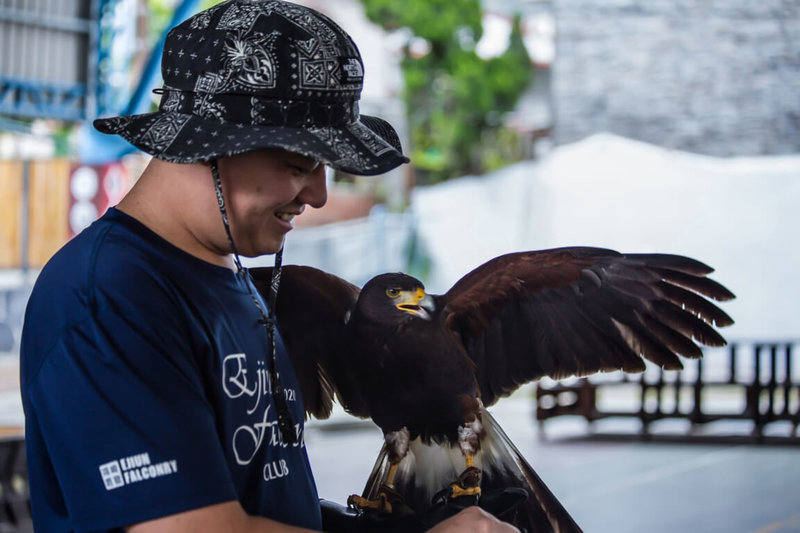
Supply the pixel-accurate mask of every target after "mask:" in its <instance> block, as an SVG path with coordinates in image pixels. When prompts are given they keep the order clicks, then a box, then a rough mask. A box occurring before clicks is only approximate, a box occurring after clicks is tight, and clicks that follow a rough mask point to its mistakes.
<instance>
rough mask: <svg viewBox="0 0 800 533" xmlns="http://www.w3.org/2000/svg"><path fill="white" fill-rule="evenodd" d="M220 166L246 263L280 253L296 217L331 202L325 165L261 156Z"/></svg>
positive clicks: (288, 155) (277, 152)
mask: <svg viewBox="0 0 800 533" xmlns="http://www.w3.org/2000/svg"><path fill="white" fill-rule="evenodd" d="M218 165H219V173H220V179H221V181H222V190H223V193H224V195H225V203H226V206H227V210H228V217H229V220H230V225H231V233H232V234H233V241H234V243H235V244H236V249H237V251H238V252H239V254H241V255H243V256H245V257H255V256H259V255H263V254H269V253H275V252H277V251H278V250H279V249H280V247H281V244H282V243H283V238H284V237H285V236H286V234H287V233H288V232H289V231H291V229H292V227H293V219H294V217H295V216H297V215H299V214H300V213H302V212H303V210H304V209H305V207H306V205H310V206H312V207H322V206H323V205H325V202H326V201H327V198H328V196H327V189H326V183H325V165H323V164H321V163H319V162H318V161H316V160H314V159H311V158H309V157H305V156H303V155H300V154H296V153H294V152H288V151H286V150H281V149H272V148H270V149H263V150H257V151H254V152H248V153H245V154H240V155H237V156H233V157H228V158H223V159H220V160H219V162H218Z"/></svg>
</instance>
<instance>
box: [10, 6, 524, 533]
mask: <svg viewBox="0 0 800 533" xmlns="http://www.w3.org/2000/svg"><path fill="white" fill-rule="evenodd" d="M162 71H163V75H164V88H163V89H162V91H161V92H162V94H163V96H162V100H161V103H160V106H159V110H158V111H157V112H154V113H148V114H145V115H138V116H133V117H116V118H111V119H103V120H98V121H96V122H95V125H96V126H97V127H98V129H100V130H101V131H103V132H106V133H115V134H119V135H122V136H123V137H125V138H126V139H127V140H129V141H130V142H132V143H133V144H134V145H136V146H137V147H139V148H140V149H142V150H144V151H145V152H148V153H150V154H152V155H153V156H155V157H154V158H153V159H152V161H151V162H150V164H149V165H148V167H147V169H146V170H145V171H144V173H143V174H142V176H141V178H140V179H139V180H138V182H137V183H136V185H135V186H134V187H133V188H132V190H131V191H130V193H129V194H128V195H127V196H126V197H125V198H124V199H123V200H122V201H121V202H120V203H119V205H118V206H117V207H116V208H112V209H110V210H109V211H108V213H106V214H105V215H104V216H103V217H102V218H101V219H100V220H99V221H97V222H95V223H94V224H93V225H92V226H91V227H90V228H88V229H87V230H85V231H84V232H82V233H81V234H80V235H78V236H76V237H75V238H74V239H73V240H72V241H70V242H69V243H68V244H67V245H66V246H64V248H63V249H62V250H60V251H59V252H58V253H57V254H56V255H55V256H54V257H53V258H52V260H51V261H50V262H49V263H48V265H47V266H46V267H45V268H44V269H43V271H42V273H41V275H40V276H39V279H38V280H37V283H36V287H35V288H34V291H33V294H32V296H31V299H30V302H29V305H28V309H27V312H26V319H25V329H24V333H23V340H22V356H21V357H22V365H21V384H22V396H23V404H24V408H25V414H26V446H27V452H28V461H29V473H30V487H31V504H32V512H33V517H34V522H35V526H36V528H37V531H47V532H52V531H122V530H126V531H131V532H138V533H145V532H161V531H164V532H166V531H169V532H174V531H186V532H189V531H191V532H196V531H211V532H218V531H300V530H318V529H320V527H321V518H320V508H319V503H318V496H317V492H316V487H315V485H314V481H313V477H312V474H311V470H310V467H309V464H308V459H307V457H306V453H305V448H304V443H303V424H302V421H303V406H302V399H301V398H299V396H298V395H297V394H296V391H297V382H296V378H295V375H294V372H293V369H292V366H291V361H290V359H289V358H288V356H287V354H286V352H285V349H284V347H283V345H282V342H281V339H280V338H279V336H278V335H277V333H276V331H275V328H274V327H273V323H274V320H273V316H272V315H271V314H270V311H271V308H270V306H269V305H268V302H264V301H263V299H262V298H261V297H260V296H259V295H258V293H257V292H256V291H255V289H254V288H253V285H252V283H251V281H250V279H249V277H248V275H247V272H246V270H245V269H243V268H242V267H241V264H240V261H239V254H241V255H244V256H248V257H252V256H258V255H262V254H273V253H278V255H277V256H276V257H278V258H279V251H280V249H281V246H282V242H283V238H284V236H285V235H286V233H288V232H289V231H290V230H291V229H292V219H293V218H294V217H295V216H297V215H299V214H300V213H302V211H303V209H304V208H305V206H306V205H310V206H312V207H321V206H322V205H323V204H325V201H326V184H325V166H326V165H327V166H331V167H333V168H337V169H342V170H345V171H348V172H352V173H356V174H364V175H371V174H379V173H382V172H386V171H387V170H389V169H391V168H394V167H396V166H397V165H399V164H402V163H404V162H407V161H408V160H407V158H405V156H403V155H402V152H401V149H400V145H399V142H398V140H397V135H396V133H395V132H394V130H393V129H392V127H391V126H390V125H388V124H387V123H385V122H383V121H381V120H380V119H376V118H374V117H367V116H363V115H359V113H358V106H357V102H358V98H359V95H360V91H361V86H362V77H363V70H362V63H361V58H360V56H359V53H358V50H357V48H356V46H355V44H354V43H353V42H352V40H351V39H350V37H349V36H348V35H347V34H346V33H345V32H344V31H342V30H341V28H339V27H338V26H337V25H336V24H335V23H333V22H332V21H330V20H329V19H328V18H326V17H324V16H323V15H321V14H319V13H317V12H315V11H312V10H310V9H307V8H304V7H300V6H296V5H294V4H290V3H288V2H282V1H275V0H228V1H227V2H224V3H222V4H219V5H217V6H215V7H213V8H211V9H209V10H207V11H205V12H202V13H200V14H198V15H196V16H194V17H192V18H190V19H189V20H187V21H186V22H184V23H182V24H181V25H179V26H178V27H176V28H175V29H173V30H172V31H171V32H170V34H169V35H168V37H167V40H166V44H165V50H164V55H163V60H162ZM276 271H279V269H277V268H276ZM274 285H275V286H276V287H277V280H276V283H275V284H274ZM435 530H436V531H458V530H461V531H465V530H469V531H511V530H512V528H510V526H507V525H505V524H502V523H500V522H498V521H497V520H495V519H494V518H493V517H491V516H489V515H487V514H485V513H483V512H482V511H480V510H479V509H477V508H474V507H473V508H469V509H467V510H466V511H463V512H462V513H460V514H458V515H456V516H455V517H453V518H451V519H449V520H446V521H444V522H442V523H440V524H439V525H438V526H437V527H436V528H435Z"/></svg>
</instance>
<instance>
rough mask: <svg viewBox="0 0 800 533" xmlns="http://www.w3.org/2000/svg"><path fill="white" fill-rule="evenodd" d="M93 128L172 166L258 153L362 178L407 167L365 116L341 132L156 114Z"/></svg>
mask: <svg viewBox="0 0 800 533" xmlns="http://www.w3.org/2000/svg"><path fill="white" fill-rule="evenodd" d="M94 126H95V128H97V129H98V130H99V131H101V132H102V133H108V134H116V135H120V136H122V137H123V138H125V139H126V140H127V141H128V142H130V143H131V144H133V145H134V146H136V147H137V148H139V149H140V150H142V151H144V152H147V153H149V154H151V155H153V156H154V157H157V158H159V159H162V160H164V161H169V162H172V163H199V162H203V161H210V160H212V159H219V158H221V157H229V156H233V155H237V154H241V153H244V152H250V151H253V150H258V149H261V148H282V149H284V150H289V151H291V152H297V153H300V154H303V155H306V156H308V157H312V158H314V159H316V160H318V161H322V162H324V163H325V164H327V165H329V166H331V167H332V168H334V169H337V170H341V171H343V172H347V173H350V174H356V175H362V176H374V175H377V174H383V173H385V172H388V171H390V170H392V169H393V168H396V167H398V166H399V165H402V164H403V163H408V162H409V159H408V158H407V157H406V156H404V155H403V154H402V152H401V151H400V142H399V139H398V137H397V133H396V132H395V130H394V128H393V127H392V126H391V125H390V124H389V123H388V122H386V121H384V120H382V119H380V118H377V117H372V116H369V115H361V117H360V120H359V121H357V122H353V123H351V124H347V125H344V126H340V127H316V128H307V127H283V126H260V125H250V124H238V123H232V122H223V121H218V120H216V119H209V118H203V117H200V116H198V115H190V114H184V113H175V112H163V111H157V112H155V113H145V114H141V115H131V116H121V117H111V118H102V119H97V120H95V121H94Z"/></svg>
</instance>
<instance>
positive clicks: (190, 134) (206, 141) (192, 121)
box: [95, 0, 408, 174]
mask: <svg viewBox="0 0 800 533" xmlns="http://www.w3.org/2000/svg"><path fill="white" fill-rule="evenodd" d="M162 73H163V76H164V88H163V97H162V100H161V103H160V106H159V110H158V111H157V112H155V113H147V114H144V115H136V116H133V117H116V118H106V119H99V120H97V121H95V126H96V127H97V128H98V129H99V130H100V131H103V132H106V133H117V134H119V135H122V136H123V137H125V138H126V139H127V140H129V141H130V142H131V143H132V144H134V145H135V146H137V147H138V148H140V149H141V150H144V151H145V152H148V153H150V154H152V155H154V156H156V157H158V158H160V159H163V160H166V161H172V162H176V163H192V162H198V161H208V160H211V159H216V158H219V157H225V156H230V155H235V154H238V153H242V152H246V151H250V150H256V149H259V148H266V147H281V148H284V149H287V150H291V151H296V152H300V153H303V154H305V155H308V156H310V157H313V158H315V159H317V160H319V161H322V162H325V163H327V164H329V165H331V166H332V167H334V168H337V169H341V170H344V171H346V172H351V173H353V174H379V173H382V172H386V171H388V170H390V169H392V168H394V167H396V166H398V165H400V164H402V163H404V162H408V159H407V158H406V157H405V156H403V154H402V152H401V151H400V146H399V143H398V142H397V134H396V132H395V131H394V129H393V128H392V127H391V126H390V125H388V123H386V124H385V125H381V126H380V127H379V129H378V130H377V131H376V130H373V129H371V127H370V126H368V125H365V124H364V123H362V122H361V119H360V115H359V113H358V99H359V97H360V94H361V88H362V85H363V74H364V71H363V64H362V61H361V56H360V54H359V52H358V48H357V47H356V45H355V43H354V42H353V41H352V39H351V38H350V36H349V35H347V33H345V32H344V30H342V29H341V28H340V27H339V26H338V25H337V24H336V23H334V22H333V21H332V20H330V19H329V18H328V17H326V16H324V15H322V14H321V13H318V12H316V11H314V10H312V9H309V8H306V7H304V6H299V5H296V4H292V3H290V2H286V1H281V0H228V1H226V2H223V3H221V4H218V5H216V6H214V7H212V8H210V9H208V10H206V11H204V12H201V13H199V14H198V15H195V16H194V17H191V18H189V19H188V20H187V21H185V22H183V23H181V24H179V25H178V26H176V27H175V28H174V29H173V30H171V31H170V33H169V34H168V35H167V39H166V41H165V45H164V54H163V56H162ZM369 118H370V121H369V122H368V124H373V123H374V120H376V119H374V118H373V117H369ZM365 120H366V117H365Z"/></svg>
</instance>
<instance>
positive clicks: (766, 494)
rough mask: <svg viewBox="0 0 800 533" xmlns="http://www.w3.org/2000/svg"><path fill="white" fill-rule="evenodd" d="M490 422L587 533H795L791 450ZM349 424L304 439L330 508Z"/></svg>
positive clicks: (0, 407) (8, 382)
mask: <svg viewBox="0 0 800 533" xmlns="http://www.w3.org/2000/svg"><path fill="white" fill-rule="evenodd" d="M492 412H493V413H494V415H495V417H496V418H497V420H498V421H499V422H500V423H501V425H502V426H503V427H504V428H505V430H506V432H507V433H508V435H509V436H510V437H511V439H512V440H513V441H514V442H515V444H516V445H517V447H518V448H519V449H520V450H521V451H522V452H523V454H524V455H525V456H526V457H527V458H528V460H529V462H530V463H531V464H532V465H533V467H534V468H535V469H536V470H537V471H538V472H539V475H540V476H541V477H542V478H543V479H544V480H545V482H546V483H547V484H548V485H549V487H550V488H551V490H552V491H553V492H554V493H555V494H556V495H557V496H558V497H559V499H560V500H561V501H562V503H563V504H564V506H565V507H566V508H567V509H568V510H569V511H570V513H571V514H572V515H573V517H574V518H575V520H576V521H577V522H578V524H580V525H581V527H583V529H584V531H586V532H587V533H611V532H613V533H629V532H630V533H634V532H636V533H642V532H647V533H675V532H686V533H783V532H800V448H798V447H797V446H765V445H755V444H753V445H750V444H696V443H694V444H693V443H686V442H670V443H659V442H658V441H656V442H647V443H645V442H640V441H638V440H635V439H630V440H620V439H616V440H612V439H603V438H599V437H590V436H588V435H589V433H588V430H587V426H586V424H585V423H584V422H582V421H580V420H577V419H563V420H561V419H556V420H552V421H549V422H548V425H547V426H546V427H545V434H542V432H541V430H540V429H539V428H538V427H537V424H536V423H535V422H534V421H533V403H532V401H531V399H530V396H529V394H528V393H527V392H523V393H518V394H517V395H515V396H513V397H512V398H508V399H505V400H502V401H501V402H499V403H498V405H496V406H495V407H493V408H492ZM22 422H23V415H22V409H21V406H20V402H19V391H18V387H17V361H16V358H14V357H0V426H14V425H21V424H22ZM352 422H355V419H353V418H351V417H349V416H348V415H346V414H344V413H337V414H335V415H334V417H332V419H331V420H330V421H326V422H318V421H312V422H310V423H309V428H308V430H307V432H306V442H307V446H308V450H309V456H310V458H311V462H312V465H313V467H314V471H315V474H316V477H317V482H318V486H319V492H320V496H322V497H324V498H327V499H330V500H334V501H338V502H340V503H343V502H344V501H345V500H346V498H347V496H348V495H349V494H352V493H358V492H360V491H361V489H362V487H363V483H364V481H365V480H366V478H367V475H368V473H369V471H370V470H371V468H372V465H373V462H374V460H375V458H376V456H377V452H378V449H379V448H380V445H381V435H380V431H379V430H377V428H375V427H374V426H372V425H371V424H370V423H366V422H356V423H352ZM610 423H612V424H616V426H615V427H614V429H615V430H619V431H623V432H624V431H631V432H633V431H635V430H636V423H635V422H633V423H629V422H625V421H623V422H619V421H616V422H615V421H610ZM600 429H601V430H602V429H603V428H600Z"/></svg>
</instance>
